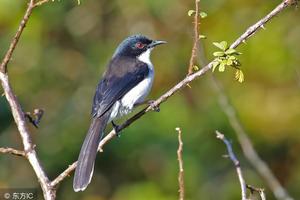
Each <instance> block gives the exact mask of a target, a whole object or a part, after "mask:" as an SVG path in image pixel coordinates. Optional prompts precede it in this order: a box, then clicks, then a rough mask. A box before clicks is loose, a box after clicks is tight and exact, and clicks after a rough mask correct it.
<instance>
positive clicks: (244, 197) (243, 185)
mask: <svg viewBox="0 0 300 200" xmlns="http://www.w3.org/2000/svg"><path fill="white" fill-rule="evenodd" d="M216 134H217V138H218V139H220V140H222V141H223V142H224V143H225V145H226V147H227V151H228V154H229V158H230V159H231V161H232V162H233V164H234V166H235V169H236V172H237V174H238V177H239V181H240V185H241V191H242V200H247V187H246V182H245V179H244V177H243V173H242V169H241V166H240V161H239V160H238V159H237V158H236V156H235V154H234V152H233V150H232V146H231V143H230V142H229V141H228V140H227V139H226V137H225V136H224V135H223V134H222V133H220V132H219V131H216Z"/></svg>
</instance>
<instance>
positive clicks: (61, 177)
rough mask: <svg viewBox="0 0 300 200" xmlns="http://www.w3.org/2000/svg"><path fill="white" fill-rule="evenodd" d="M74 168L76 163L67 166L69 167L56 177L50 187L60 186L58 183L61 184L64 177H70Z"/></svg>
mask: <svg viewBox="0 0 300 200" xmlns="http://www.w3.org/2000/svg"><path fill="white" fill-rule="evenodd" d="M76 166H77V161H76V162H74V163H73V164H72V165H69V167H68V168H67V169H66V170H65V171H63V173H61V174H60V175H59V176H58V177H56V178H55V179H54V180H53V181H52V182H51V186H52V187H57V186H58V185H59V184H60V182H62V181H63V180H64V179H65V178H66V177H68V176H70V174H71V173H72V171H73V170H74V169H75V168H76Z"/></svg>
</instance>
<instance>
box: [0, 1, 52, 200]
mask: <svg viewBox="0 0 300 200" xmlns="http://www.w3.org/2000/svg"><path fill="white" fill-rule="evenodd" d="M34 8H35V4H34V0H30V2H29V3H28V7H27V9H26V12H25V14H24V16H23V18H22V20H21V23H20V25H19V28H18V30H17V32H16V34H15V36H14V38H13V40H12V41H11V43H10V46H9V48H8V50H7V52H6V54H5V56H4V58H3V60H2V62H1V64H0V80H1V84H2V87H3V90H4V94H5V97H6V99H7V101H8V103H9V105H10V108H11V110H12V114H13V117H14V120H15V122H16V125H17V128H18V130H19V133H20V136H21V138H22V142H23V146H24V152H25V154H24V155H25V157H26V158H27V159H28V161H29V163H30V164H31V166H32V168H33V170H34V172H35V174H36V176H37V178H38V181H39V182H40V185H41V188H42V190H43V194H44V198H45V199H46V200H51V199H55V195H56V194H55V193H56V191H55V190H54V189H53V188H51V187H50V181H49V179H48V177H47V176H46V173H45V171H44V169H43V167H42V165H41V163H40V161H39V160H38V157H37V154H36V151H35V149H34V146H35V145H34V144H33V143H32V140H31V136H30V133H29V131H28V128H27V126H26V120H25V115H24V112H23V110H22V107H21V105H20V103H19V101H18V99H17V97H16V95H15V94H14V92H13V90H12V88H11V86H10V83H9V79H8V74H7V64H8V63H9V61H10V59H11V57H12V54H13V52H14V50H15V48H16V45H17V44H18V41H19V39H20V37H21V34H22V32H23V30H24V28H25V26H26V23H27V22H28V20H29V17H30V15H31V13H32V11H33V9H34ZM11 152H13V151H11Z"/></svg>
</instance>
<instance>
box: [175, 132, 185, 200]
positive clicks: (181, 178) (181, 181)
mask: <svg viewBox="0 0 300 200" xmlns="http://www.w3.org/2000/svg"><path fill="white" fill-rule="evenodd" d="M176 131H177V132H178V150H177V158H178V165H179V173H178V184H179V190H178V191H179V200H184V170H183V159H182V151H183V142H182V139H181V129H180V128H179V127H177V128H176Z"/></svg>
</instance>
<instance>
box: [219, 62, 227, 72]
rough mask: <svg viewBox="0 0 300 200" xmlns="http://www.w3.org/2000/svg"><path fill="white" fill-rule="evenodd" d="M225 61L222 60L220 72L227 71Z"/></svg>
mask: <svg viewBox="0 0 300 200" xmlns="http://www.w3.org/2000/svg"><path fill="white" fill-rule="evenodd" d="M225 65H226V64H225V63H224V62H221V63H220V65H219V72H224V71H225Z"/></svg>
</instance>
